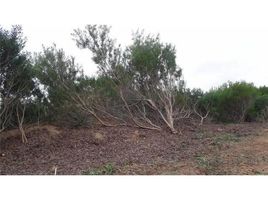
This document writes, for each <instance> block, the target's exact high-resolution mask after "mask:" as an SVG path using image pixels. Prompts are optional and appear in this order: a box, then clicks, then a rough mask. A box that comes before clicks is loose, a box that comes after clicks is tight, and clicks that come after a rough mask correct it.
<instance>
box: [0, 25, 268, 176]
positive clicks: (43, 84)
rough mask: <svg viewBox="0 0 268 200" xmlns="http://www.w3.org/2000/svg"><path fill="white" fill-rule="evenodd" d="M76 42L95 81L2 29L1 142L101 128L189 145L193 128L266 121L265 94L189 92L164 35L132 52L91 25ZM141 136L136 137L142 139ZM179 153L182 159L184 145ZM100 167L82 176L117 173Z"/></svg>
mask: <svg viewBox="0 0 268 200" xmlns="http://www.w3.org/2000/svg"><path fill="white" fill-rule="evenodd" d="M71 37H72V39H73V40H74V42H76V45H77V47H78V48H80V49H88V52H89V54H88V55H89V59H90V56H92V58H91V59H92V60H93V61H94V63H95V64H96V65H97V67H98V74H97V75H95V76H88V75H85V74H84V72H83V70H82V67H81V66H80V65H79V64H78V63H76V61H75V58H74V57H72V56H69V55H66V54H65V52H64V50H63V49H58V48H57V46H56V45H55V44H54V45H52V46H51V47H43V51H42V52H34V53H33V52H32V53H30V52H27V51H25V49H24V46H25V43H26V39H25V38H24V36H23V33H22V27H20V26H13V28H12V29H11V30H5V29H3V28H1V27H0V95H1V96H0V134H4V133H5V132H8V131H10V130H12V129H18V130H19V131H20V136H21V140H22V142H23V143H27V142H29V138H28V136H27V130H26V128H25V127H29V126H30V125H32V126H34V125H40V124H50V125H54V126H56V127H62V128H72V129H73V130H77V131H78V132H79V130H81V128H86V129H92V130H95V129H96V128H98V127H100V128H104V129H105V130H107V128H110V129H111V130H112V129H113V130H114V129H115V128H116V129H117V130H118V131H120V130H122V129H124V130H126V129H128V130H131V131H132V130H134V129H135V130H137V131H138V132H139V131H144V132H145V133H146V131H149V132H150V133H151V131H153V132H154V133H155V135H156V136H155V137H158V136H159V135H158V134H164V135H167V136H163V135H161V137H164V138H165V137H171V138H170V139H171V140H177V139H174V138H181V139H182V141H185V142H186V141H187V140H188V139H189V140H194V141H195V140H196V137H197V136H198V134H195V136H194V135H190V136H189V135H187V134H186V133H188V132H189V128H190V129H194V130H197V132H198V133H200V132H202V131H203V128H202V127H203V126H204V124H206V123H212V124H213V123H245V122H248V123H249V124H250V123H252V124H253V125H254V124H256V122H258V123H259V122H262V123H263V122H267V120H268V87H266V86H262V87H256V86H254V84H253V83H247V82H228V83H225V84H223V85H222V86H220V87H216V86H215V88H213V89H211V90H210V91H208V92H205V91H202V90H201V89H198V88H195V89H190V88H187V85H186V84H185V81H184V80H183V79H182V73H183V70H182V69H181V68H180V67H179V66H178V65H177V63H176V60H177V58H176V49H175V46H173V45H172V44H168V43H164V42H162V41H161V40H160V37H159V35H146V34H144V32H142V31H137V32H136V33H135V34H133V39H132V44H131V45H129V46H127V47H122V46H121V45H120V44H117V43H116V40H115V39H113V38H111V37H110V27H108V26H105V25H102V26H97V25H87V26H86V27H85V28H84V29H82V30H81V29H75V30H74V32H73V33H72V34H71ZM84 67H90V66H84ZM183 67H187V66H183ZM249 126H250V125H249ZM254 126H255V125H254ZM38 130H39V131H41V130H40V129H38ZM217 131H218V132H221V131H220V130H218V129H217ZM217 131H216V132H217ZM134 132H135V131H134ZM138 132H137V134H136V137H137V138H142V137H143V136H144V135H143V134H141V133H138ZM135 133H136V132H135ZM148 134H149V133H148ZM206 134H207V132H206V133H205V135H206ZM28 135H29V137H31V134H28ZM123 135H124V134H123ZM170 135H172V136H170ZM134 136H135V135H134ZM48 137H50V136H48ZM79 137H81V135H80V136H79ZM102 137H103V135H102V134H100V136H99V137H94V138H95V139H94V140H98V141H97V142H96V141H95V142H93V143H96V144H97V145H99V144H101V142H99V141H101V140H102V139H100V138H102ZM144 137H147V136H146V134H145V136H144ZM148 137H151V135H150V134H149V136H148ZM188 137H189V138H188ZM204 137H206V138H207V137H208V136H207V135H206V136H204ZM96 138H97V139H96ZM187 138H188V139H187ZM209 138H210V139H209V140H210V142H212V143H213V142H214V143H213V144H214V146H215V144H216V146H217V149H218V148H221V147H219V146H220V145H219V144H221V143H222V141H228V142H236V141H237V136H236V135H233V134H231V135H230V134H229V133H226V134H223V135H222V136H219V135H216V136H215V135H214V136H213V137H209ZM202 139H204V138H202ZM62 140H64V138H62V139H60V140H59V139H57V140H56V141H57V143H60V142H62ZM206 141H207V140H206ZM4 142H5V141H1V146H2V145H4ZM164 142H166V138H165V139H164V140H163V143H164ZM7 143H8V142H7ZM152 144H153V143H152ZM209 144H211V143H209ZM89 145H90V144H89ZM107 145H108V144H107ZM118 145H119V144H118ZM170 145H171V144H168V146H169V147H170ZM178 145H182V146H180V147H179V148H180V150H181V151H183V144H178ZM184 145H186V146H187V147H188V146H189V143H187V142H186V143H185V144H184ZM199 145H200V144H199ZM206 145H208V144H207V143H206ZM171 146H172V145H171ZM197 146H198V145H197ZM192 147H193V148H195V147H194V146H192ZM51 148H52V147H51ZM181 148H182V149H181ZM200 148H201V147H200ZM176 151H179V150H178V149H177V150H176ZM167 153H170V152H167ZM199 153H200V152H199ZM187 155H188V154H187ZM195 156H196V162H197V164H198V165H201V166H202V167H203V168H208V169H206V170H209V169H212V168H213V170H214V171H213V173H214V172H215V170H216V169H215V166H211V165H212V164H211V162H210V161H208V158H205V157H203V156H202V155H199V156H198V155H197V153H196V154H195ZM170 159H171V158H170ZM265 159H267V155H266V157H265ZM148 160H149V158H148ZM266 161H267V160H266ZM217 162H218V161H217ZM217 164H218V163H217ZM103 166H104V168H102V169H100V170H95V171H85V169H84V170H83V172H82V174H102V173H104V174H113V173H114V172H115V170H114V167H113V166H112V165H110V164H109V163H108V164H107V163H106V164H105V163H104V165H103ZM202 167H201V168H202ZM211 167H212V168H211ZM210 172H211V170H210V171H206V173H208V174H211V173H210ZM217 172H219V171H216V172H215V173H217ZM122 173H123V171H122ZM219 173H220V172H219ZM227 173H228V172H227ZM256 173H257V172H256Z"/></svg>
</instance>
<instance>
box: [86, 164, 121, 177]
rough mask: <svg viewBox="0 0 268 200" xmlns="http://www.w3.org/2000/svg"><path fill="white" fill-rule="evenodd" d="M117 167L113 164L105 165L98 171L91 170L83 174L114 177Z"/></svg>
mask: <svg viewBox="0 0 268 200" xmlns="http://www.w3.org/2000/svg"><path fill="white" fill-rule="evenodd" d="M115 171H116V170H115V167H114V166H113V165H112V164H107V165H104V166H103V167H101V168H98V169H89V170H87V171H84V172H82V174H83V175H113V174H114V173H115Z"/></svg>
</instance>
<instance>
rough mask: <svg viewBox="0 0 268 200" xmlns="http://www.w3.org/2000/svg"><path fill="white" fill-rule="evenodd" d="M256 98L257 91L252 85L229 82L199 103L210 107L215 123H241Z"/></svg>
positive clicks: (212, 91)
mask: <svg viewBox="0 0 268 200" xmlns="http://www.w3.org/2000/svg"><path fill="white" fill-rule="evenodd" d="M257 96H258V89H257V88H256V87H255V86H254V85H253V84H250V83H246V82H236V83H231V82H229V83H227V84H224V85H222V86H221V87H219V88H217V89H214V90H211V91H210V92H208V93H207V94H205V95H204V97H203V98H202V99H201V100H200V101H201V102H202V103H203V104H205V103H206V104H209V105H210V106H209V107H210V113H211V114H212V116H213V118H214V119H215V120H216V121H221V122H242V121H245V119H246V116H247V113H248V112H249V110H250V109H251V107H252V106H253V105H254V102H255V99H256V97H257Z"/></svg>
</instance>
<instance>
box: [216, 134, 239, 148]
mask: <svg viewBox="0 0 268 200" xmlns="http://www.w3.org/2000/svg"><path fill="white" fill-rule="evenodd" d="M239 141H240V139H239V138H238V136H236V135H233V134H229V133H225V134H224V133H222V134H221V135H219V136H217V137H216V138H215V139H214V141H213V143H212V144H214V145H221V144H223V143H226V142H228V143H230V142H239Z"/></svg>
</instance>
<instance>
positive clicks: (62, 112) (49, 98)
mask: <svg viewBox="0 0 268 200" xmlns="http://www.w3.org/2000/svg"><path fill="white" fill-rule="evenodd" d="M34 70H35V74H36V77H37V79H38V82H39V87H40V88H42V92H43V96H44V98H43V99H40V102H41V103H42V105H43V110H46V111H48V112H45V113H42V114H43V115H45V116H44V118H46V119H50V120H56V121H59V122H61V123H62V122H63V123H64V122H68V123H70V124H73V125H74V126H76V125H78V124H84V123H83V122H84V121H83V118H85V115H84V113H82V112H81V111H80V110H77V109H76V107H75V105H74V104H73V102H72V101H71V97H72V93H73V91H77V90H82V89H81V87H86V83H85V82H84V81H83V80H84V75H83V71H82V70H80V67H79V66H78V65H77V64H76V63H75V59H74V57H68V56H66V55H65V52H64V51H63V50H62V49H57V47H56V45H53V46H52V47H48V48H45V47H44V48H43V52H41V53H39V54H37V55H36V56H35V59H34ZM79 115H81V116H79Z"/></svg>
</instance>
